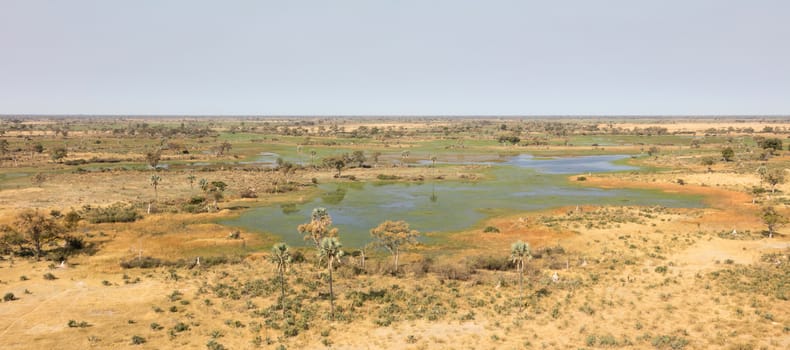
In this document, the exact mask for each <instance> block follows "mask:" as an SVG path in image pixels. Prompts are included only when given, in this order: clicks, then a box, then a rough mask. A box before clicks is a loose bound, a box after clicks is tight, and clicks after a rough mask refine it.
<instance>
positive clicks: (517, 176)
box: [221, 155, 702, 247]
mask: <svg viewBox="0 0 790 350" xmlns="http://www.w3.org/2000/svg"><path fill="white" fill-rule="evenodd" d="M626 157H627V156H590V157H575V158H556V159H536V158H533V157H531V156H527V155H522V156H517V157H513V158H511V159H509V160H507V161H506V162H503V163H489V165H490V169H489V170H488V175H490V176H489V177H490V179H486V180H483V181H480V182H462V181H437V182H431V181H426V182H422V183H340V184H322V185H320V186H319V188H320V190H321V192H322V194H321V195H320V196H317V197H316V198H314V199H312V200H311V201H309V202H307V203H304V204H296V203H291V204H285V205H280V206H269V207H262V208H256V209H252V210H249V211H247V212H245V213H243V214H242V215H241V216H239V217H238V218H235V219H231V220H225V221H222V222H221V224H224V225H228V226H238V227H243V228H245V229H248V230H252V231H258V232H267V233H271V234H275V235H278V236H280V237H281V238H282V239H283V240H284V241H285V242H287V243H288V244H290V245H294V246H300V245H304V241H303V240H302V237H301V235H300V234H299V233H298V232H297V231H296V226H298V225H299V224H302V223H305V222H307V221H309V218H310V213H311V211H312V209H313V208H315V207H325V208H327V209H328V211H329V213H330V215H331V216H332V219H333V221H334V224H335V226H336V227H337V228H339V229H340V238H341V241H342V242H343V243H344V244H345V245H346V246H348V247H360V246H362V245H364V244H366V243H367V242H369V241H370V234H369V231H370V229H371V228H373V227H375V226H377V225H378V224H379V223H381V222H382V221H384V220H406V221H407V222H409V223H410V224H411V226H412V228H413V229H416V230H419V231H420V232H452V231H459V230H463V229H467V228H469V227H471V226H473V225H475V224H476V223H478V222H479V221H480V220H483V219H485V218H486V217H489V216H491V215H492V214H493V213H502V212H515V211H524V210H536V209H544V208H550V207H557V206H564V205H584V204H613V205H649V206H654V205H661V206H666V207H701V206H702V201H701V198H700V197H698V196H688V195H677V194H666V193H662V192H660V191H654V190H628V189H599V188H590V187H583V186H582V184H583V183H579V182H568V181H567V180H566V177H567V174H577V173H588V172H593V173H594V172H604V171H622V170H629V169H634V168H633V167H630V166H625V165H617V164H613V163H612V162H613V161H616V160H619V159H623V158H626Z"/></svg>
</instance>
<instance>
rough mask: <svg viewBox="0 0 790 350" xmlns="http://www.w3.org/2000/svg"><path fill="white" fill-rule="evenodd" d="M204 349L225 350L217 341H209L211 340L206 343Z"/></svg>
mask: <svg viewBox="0 0 790 350" xmlns="http://www.w3.org/2000/svg"><path fill="white" fill-rule="evenodd" d="M206 348H207V349H208V350H225V349H226V348H225V346H223V345H222V344H220V343H217V341H216V340H214V339H211V340H209V341H208V343H206Z"/></svg>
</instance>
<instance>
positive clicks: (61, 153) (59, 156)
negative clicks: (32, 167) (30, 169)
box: [49, 147, 69, 162]
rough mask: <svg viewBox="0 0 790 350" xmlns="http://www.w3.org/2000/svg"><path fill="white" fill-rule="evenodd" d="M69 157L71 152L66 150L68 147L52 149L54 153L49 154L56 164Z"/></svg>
mask: <svg viewBox="0 0 790 350" xmlns="http://www.w3.org/2000/svg"><path fill="white" fill-rule="evenodd" d="M68 155H69V152H68V150H66V147H55V148H53V149H52V152H51V153H50V154H49V156H50V157H51V158H52V161H54V162H60V161H61V160H63V158H66V157H67V156H68Z"/></svg>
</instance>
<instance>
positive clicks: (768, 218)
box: [760, 206, 787, 238]
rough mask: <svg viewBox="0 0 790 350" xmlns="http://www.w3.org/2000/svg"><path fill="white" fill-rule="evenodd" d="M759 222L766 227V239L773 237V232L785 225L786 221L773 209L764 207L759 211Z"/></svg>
mask: <svg viewBox="0 0 790 350" xmlns="http://www.w3.org/2000/svg"><path fill="white" fill-rule="evenodd" d="M760 220H762V221H763V224H765V226H767V227H768V238H773V237H774V231H776V229H777V228H778V227H780V226H782V225H784V224H786V223H787V219H786V218H785V217H784V216H782V214H779V212H777V211H776V209H774V207H770V206H769V207H765V208H763V209H762V210H761V211H760Z"/></svg>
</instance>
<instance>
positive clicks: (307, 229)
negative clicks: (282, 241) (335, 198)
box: [296, 208, 337, 248]
mask: <svg viewBox="0 0 790 350" xmlns="http://www.w3.org/2000/svg"><path fill="white" fill-rule="evenodd" d="M296 229H297V230H298V231H299V233H301V234H302V235H304V240H305V241H312V242H313V244H314V245H315V246H316V248H319V247H320V245H321V240H323V239H324V238H325V237H337V228H332V217H331V216H329V212H328V211H327V210H326V208H314V209H313V213H312V214H311V215H310V222H308V223H306V224H301V225H299V226H297V227H296Z"/></svg>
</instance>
